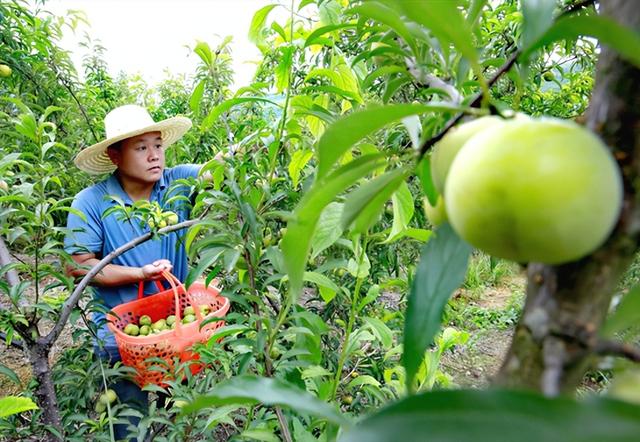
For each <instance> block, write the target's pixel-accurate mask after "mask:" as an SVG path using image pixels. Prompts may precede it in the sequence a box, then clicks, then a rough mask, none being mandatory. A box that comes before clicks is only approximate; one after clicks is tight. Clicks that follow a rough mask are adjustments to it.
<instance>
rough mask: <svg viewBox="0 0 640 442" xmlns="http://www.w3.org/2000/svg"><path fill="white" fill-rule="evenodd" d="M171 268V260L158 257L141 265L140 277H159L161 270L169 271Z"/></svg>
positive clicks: (146, 278)
mask: <svg viewBox="0 0 640 442" xmlns="http://www.w3.org/2000/svg"><path fill="white" fill-rule="evenodd" d="M172 269H173V265H172V264H171V261H169V260H168V259H159V260H157V261H154V262H153V263H151V264H147V265H144V266H142V267H141V270H142V279H143V280H145V281H146V280H148V279H159V278H160V277H161V276H162V272H163V271H165V270H166V271H168V272H170V271H171V270H172Z"/></svg>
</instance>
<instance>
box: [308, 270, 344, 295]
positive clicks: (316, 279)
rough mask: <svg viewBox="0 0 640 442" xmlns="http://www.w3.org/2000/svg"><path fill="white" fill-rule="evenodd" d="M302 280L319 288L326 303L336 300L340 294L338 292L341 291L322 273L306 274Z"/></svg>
mask: <svg viewBox="0 0 640 442" xmlns="http://www.w3.org/2000/svg"><path fill="white" fill-rule="evenodd" d="M302 279H303V280H304V281H307V282H312V283H314V284H315V285H317V286H318V289H319V290H320V296H322V299H323V300H324V302H331V300H332V299H333V298H335V296H336V293H338V290H340V289H339V288H338V286H337V285H336V284H335V283H334V282H333V281H331V280H330V279H329V278H327V277H326V276H324V275H323V274H321V273H317V272H304V275H303V277H302Z"/></svg>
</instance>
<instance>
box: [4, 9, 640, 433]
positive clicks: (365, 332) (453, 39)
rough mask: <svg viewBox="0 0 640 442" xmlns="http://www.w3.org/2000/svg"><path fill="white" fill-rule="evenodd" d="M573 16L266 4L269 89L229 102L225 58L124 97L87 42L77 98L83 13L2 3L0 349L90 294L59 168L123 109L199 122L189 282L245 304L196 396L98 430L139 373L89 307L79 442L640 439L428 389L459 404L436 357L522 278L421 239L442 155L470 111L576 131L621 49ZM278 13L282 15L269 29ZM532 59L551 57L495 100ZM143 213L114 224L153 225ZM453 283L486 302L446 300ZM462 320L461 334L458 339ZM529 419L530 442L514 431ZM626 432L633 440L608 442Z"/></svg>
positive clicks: (8, 423)
mask: <svg viewBox="0 0 640 442" xmlns="http://www.w3.org/2000/svg"><path fill="white" fill-rule="evenodd" d="M457 6H460V7H457ZM564 6H566V5H560V4H557V2H554V1H538V2H533V1H531V2H524V4H521V3H519V2H516V1H513V0H509V1H503V2H486V1H475V0H474V1H467V0H463V1H459V2H422V3H420V4H418V3H416V2H408V1H402V0H394V1H389V2H382V1H366V2H356V1H354V2H349V1H346V0H316V1H308V0H303V1H300V2H297V1H292V2H291V3H287V4H284V3H277V4H276V3H273V4H270V5H266V6H264V7H262V8H261V9H260V10H258V11H256V12H255V14H254V19H253V21H252V23H251V28H250V29H249V30H248V32H249V35H250V37H251V39H252V41H253V42H254V43H255V44H256V45H257V46H258V48H259V49H260V50H261V52H262V55H263V59H262V61H261V63H260V65H259V66H258V69H257V71H256V75H255V78H254V81H253V82H252V84H250V85H243V87H240V88H239V89H238V90H237V91H232V90H231V82H232V72H231V67H230V66H231V57H232V53H231V49H230V41H229V40H228V39H221V40H220V41H218V42H215V43H212V44H210V43H208V42H195V43H194V46H193V52H194V54H196V55H197V56H198V59H199V60H200V61H199V66H198V67H197V68H196V70H195V72H193V74H191V75H185V76H175V75H172V74H171V73H167V77H166V78H165V80H164V81H163V82H161V83H160V84H159V85H157V86H156V87H155V88H153V89H152V88H150V87H149V86H148V85H147V84H146V83H145V81H144V79H142V78H140V77H135V76H133V77H131V76H127V75H124V74H122V75H120V76H118V77H117V78H112V77H111V76H110V75H109V73H108V69H107V65H106V62H105V59H104V52H103V49H102V48H101V47H100V45H99V43H97V42H94V41H92V40H90V38H87V41H86V43H85V44H86V47H88V48H91V49H92V51H91V55H90V56H88V57H87V58H86V59H85V60H84V63H83V68H84V78H85V79H84V81H79V79H78V74H77V72H76V71H75V68H74V67H73V66H72V64H71V63H70V61H69V57H68V54H66V53H65V52H64V51H62V50H61V49H60V48H59V46H58V41H59V38H60V36H61V33H62V31H63V29H65V28H68V27H71V28H73V27H75V26H76V25H77V24H78V23H79V22H82V21H83V20H84V19H83V17H82V15H81V14H79V13H76V14H71V15H69V16H68V17H66V18H60V17H54V16H52V15H51V14H49V13H47V12H45V11H44V10H40V6H37V7H29V6H27V5H26V4H25V3H22V2H20V1H18V0H12V1H10V2H4V3H3V4H2V5H0V17H2V19H3V20H2V21H0V38H1V39H2V42H3V44H2V45H0V63H5V64H7V65H8V66H10V67H11V68H12V69H13V71H14V74H12V75H11V76H10V77H7V78H0V103H1V104H0V106H1V107H0V112H1V113H0V141H2V143H1V144H0V158H1V159H0V174H1V177H2V180H4V181H5V182H6V183H7V186H6V187H7V188H6V189H0V220H1V221H2V227H1V228H0V237H1V238H3V240H4V241H6V242H7V243H8V246H9V248H10V249H11V251H12V254H13V258H14V259H13V261H14V262H13V263H5V262H2V266H1V267H0V275H2V276H9V275H10V273H11V272H12V271H16V272H18V275H19V278H20V282H19V283H18V284H15V285H12V284H10V283H9V281H8V280H7V282H5V280H4V279H3V280H1V281H0V293H1V295H2V299H3V300H4V299H6V300H9V301H10V304H11V305H9V306H5V305H4V304H2V307H0V329H1V330H2V332H3V333H4V338H5V341H6V342H8V343H10V342H11V341H13V342H16V341H22V342H24V343H27V344H34V343H36V342H37V340H38V339H39V338H42V337H44V336H46V334H47V331H48V330H50V328H51V324H52V323H55V321H57V320H58V318H60V315H61V311H62V309H63V308H64V306H65V302H66V300H67V298H68V296H69V293H71V292H72V291H73V288H74V284H75V282H74V281H73V280H72V279H71V278H69V277H67V276H65V272H64V267H65V265H66V264H67V263H68V262H69V259H70V258H69V256H67V255H66V253H65V252H64V250H63V249H62V244H61V239H62V237H63V235H64V233H65V232H64V227H63V226H64V225H65V219H66V214H67V213H68V211H69V210H70V209H69V206H70V202H71V198H72V197H73V196H74V195H75V194H76V193H77V192H78V191H79V190H80V189H82V188H83V187H85V186H86V185H87V184H88V183H89V179H88V178H87V177H86V176H84V175H83V174H81V173H79V171H76V170H74V169H71V168H69V167H67V165H68V164H70V162H71V159H72V157H73V155H74V154H75V153H77V152H78V151H79V149H80V147H81V146H83V145H87V144H91V143H93V142H94V141H95V140H96V139H99V138H100V137H101V133H100V126H101V123H100V122H101V121H102V119H103V117H104V115H105V114H106V112H108V111H109V110H110V109H111V108H113V107H114V106H117V105H120V104H124V103H132V102H134V103H138V104H141V105H144V106H147V107H148V108H149V109H150V110H151V112H152V114H153V116H154V118H156V119H162V118H167V117H170V116H173V115H176V114H184V115H186V116H188V117H190V118H191V119H192V121H193V123H194V126H193V129H192V130H191V131H190V132H189V133H188V134H187V135H186V136H185V137H184V138H183V139H182V140H181V141H180V142H179V143H177V144H176V145H175V146H173V147H172V149H171V151H170V152H168V155H167V157H168V160H169V162H170V163H171V164H178V163H184V162H195V163H202V164H204V167H203V174H208V175H210V178H211V179H210V180H202V181H198V182H197V183H196V182H189V183H186V184H187V185H189V186H191V187H192V188H193V190H194V196H195V198H194V205H193V212H194V216H198V217H201V219H200V220H199V221H198V222H197V223H196V224H195V225H194V226H193V227H191V228H190V229H189V230H188V232H187V234H186V236H185V245H186V247H187V249H188V252H189V255H190V258H191V262H192V269H191V271H190V273H189V276H188V278H187V281H186V283H187V285H188V284H190V283H192V282H193V281H195V280H196V279H198V278H200V277H202V278H204V279H205V280H206V281H207V283H210V282H211V283H213V281H214V279H215V280H216V283H218V284H220V285H221V286H222V287H223V292H222V293H223V295H224V296H226V297H228V298H229V299H230V300H231V302H232V305H233V307H232V309H231V311H230V313H229V314H228V315H227V317H226V318H225V322H226V323H225V326H224V327H222V328H220V329H219V330H218V331H217V332H216V333H215V334H214V335H213V336H212V337H211V339H210V340H209V341H208V342H206V343H202V344H200V345H198V346H197V348H196V350H197V351H198V353H199V355H200V358H201V362H203V363H204V364H206V367H207V368H206V369H205V370H203V371H202V372H201V373H200V374H198V375H196V376H193V375H191V373H190V371H189V370H187V367H186V366H185V365H180V368H179V370H181V372H182V373H184V375H185V379H184V381H183V382H179V381H175V382H170V383H169V385H167V386H164V387H159V386H152V387H148V389H149V390H150V392H151V394H152V397H153V398H154V399H156V400H155V401H153V402H152V403H151V405H150V409H149V410H148V411H149V412H148V413H141V412H140V410H136V409H134V408H133V407H131V406H130V405H129V404H123V403H116V404H114V405H113V406H110V407H109V408H108V409H107V410H106V411H104V412H97V411H95V409H94V407H93V405H94V402H95V400H96V398H97V397H98V396H99V394H100V393H101V392H102V391H103V390H104V389H105V388H106V387H107V386H108V385H109V384H111V383H113V382H114V381H116V380H118V379H121V378H123V377H125V376H127V375H128V374H129V373H130V369H128V368H126V367H122V366H119V365H117V366H115V367H112V368H108V367H105V366H103V365H102V363H101V362H100V360H98V359H97V358H96V357H95V356H94V355H93V352H92V351H91V348H92V345H93V337H92V336H93V334H92V333H93V331H94V327H95V325H93V324H92V323H91V321H90V320H89V315H90V313H91V312H92V311H96V310H100V309H101V308H103V307H101V306H99V305H96V304H95V302H93V301H92V300H91V297H90V290H88V291H87V293H86V296H85V297H83V298H82V302H80V304H78V305H73V306H72V307H73V312H74V313H73V314H72V315H71V320H70V322H71V323H72V324H74V325H78V324H77V322H79V321H78V320H80V321H81V322H82V324H81V326H80V327H77V328H75V329H74V330H75V331H74V336H73V346H72V347H71V348H69V349H67V350H66V351H65V352H64V353H63V355H62V356H61V357H60V358H59V359H58V360H57V361H56V363H55V364H54V366H53V370H52V379H53V382H54V384H55V387H56V398H57V406H58V407H59V410H60V417H61V423H62V426H61V427H62V428H64V431H65V437H66V438H67V440H86V439H87V438H90V439H92V440H109V439H110V431H111V430H110V428H111V426H112V425H113V424H114V423H126V422H127V417H128V416H132V415H133V416H139V417H142V419H141V421H140V424H139V425H138V426H136V427H134V426H131V428H130V430H131V436H132V437H138V438H139V439H143V438H144V437H147V436H149V435H150V434H153V437H154V438H155V439H154V440H200V439H216V440H226V439H231V438H235V439H252V440H278V438H283V439H288V440H308V441H310V440H323V441H329V440H368V439H367V438H368V437H373V436H376V437H379V438H380V439H379V440H396V439H397V438H398V437H399V435H400V434H401V432H402V431H416V432H415V433H410V434H409V433H407V437H409V436H411V437H409V438H415V437H416V435H418V434H420V433H418V432H426V431H429V432H432V431H438V432H440V433H442V434H443V437H445V438H444V439H442V440H460V439H468V438H470V435H472V436H473V437H476V438H477V439H478V440H501V439H500V438H501V437H502V440H511V439H510V438H509V436H512V435H517V436H518V437H519V436H521V435H522V425H526V428H527V429H531V432H527V433H526V435H525V436H526V437H529V439H531V440H534V439H536V440H537V439H543V438H544V437H546V436H549V435H551V436H549V437H552V439H551V440H555V439H553V437H555V438H556V439H557V438H558V436H557V435H558V434H563V435H565V436H566V438H567V440H581V439H580V438H581V437H582V436H584V435H587V436H589V437H591V438H592V439H593V440H598V438H600V440H602V439H603V438H607V440H621V441H622V440H631V439H630V438H629V437H630V436H629V435H630V434H632V432H633V431H636V433H634V434H637V426H638V421H637V418H636V419H633V418H631V417H630V416H632V415H633V413H637V409H636V408H633V406H631V405H628V404H622V403H614V402H610V401H596V402H595V403H579V402H576V401H573V400H571V399H546V398H543V397H541V396H538V395H535V394H532V393H514V392H509V391H492V392H470V391H438V392H430V390H432V389H453V388H454V387H455V385H453V383H452V382H451V380H450V378H449V376H447V373H445V372H443V370H442V369H441V367H440V362H441V358H442V356H443V355H444V354H445V353H446V352H447V351H450V350H451V349H453V348H454V347H455V346H459V345H460V346H461V345H465V344H466V343H467V340H468V338H469V332H474V331H475V330H476V329H490V328H496V327H497V328H500V329H510V328H511V327H513V325H514V324H515V322H517V321H518V319H519V317H520V310H521V301H522V300H521V299H520V298H521V296H522V295H521V294H519V293H517V294H516V295H515V296H514V297H512V299H511V301H510V302H509V303H508V305H507V306H506V307H504V308H501V309H489V310H487V309H480V308H478V307H474V306H473V305H471V304H470V303H469V298H471V299H474V298H477V297H480V296H482V294H483V293H484V291H485V290H486V289H487V288H489V287H496V286H499V285H502V284H504V283H505V281H507V280H508V279H509V278H511V277H514V275H516V274H517V273H518V270H516V268H517V265H516V264H513V263H507V262H505V261H499V260H496V259H494V258H492V257H489V256H486V255H483V254H480V253H479V252H474V251H472V250H471V247H470V246H468V245H467V244H465V243H464V242H463V241H462V240H460V238H458V237H457V236H456V235H455V233H454V232H453V231H452V230H451V228H450V227H449V226H448V225H447V224H444V225H442V226H441V227H439V228H438V229H436V230H434V229H432V226H430V225H429V224H428V222H427V220H426V219H425V216H424V213H423V211H422V204H421V200H422V198H424V197H428V196H429V197H433V183H432V182H431V178H430V176H429V173H428V170H429V164H428V161H429V153H428V140H430V139H431V138H432V137H434V136H436V135H437V134H438V133H440V131H441V130H442V129H443V128H444V127H445V125H446V124H447V122H449V121H451V120H452V119H453V118H456V117H457V116H458V115H460V114H464V115H465V118H472V117H475V116H481V115H486V114H489V113H500V112H502V111H504V110H506V109H509V108H510V109H514V110H519V111H522V112H525V113H527V114H532V115H553V116H557V117H563V118H575V117H579V116H580V115H582V113H583V112H584V111H585V109H586V107H587V105H588V102H589V98H590V94H591V90H592V87H593V85H594V66H595V59H596V56H597V54H598V45H597V42H596V40H595V39H594V38H593V37H594V36H595V37H598V38H601V34H602V29H605V30H607V29H608V30H612V31H615V32H614V34H615V35H627V36H628V35H629V34H628V32H629V31H628V30H624V29H620V27H619V26H618V25H615V24H610V23H603V22H601V21H599V20H597V17H595V12H594V9H593V8H584V9H580V10H579V11H577V12H574V13H573V14H572V16H575V17H577V18H579V19H580V20H578V21H575V20H571V21H562V20H557V21H554V18H553V17H554V16H557V15H559V11H560V8H561V7H564ZM276 8H279V9H280V8H285V9H287V11H288V19H286V20H285V21H283V22H277V21H273V20H271V19H270V16H271V12H272V11H273V10H275V9H276ZM593 19H596V20H595V21H594V20H593ZM554 23H555V24H554ZM563 23H565V25H563ZM567 23H569V24H567ZM584 23H591V24H593V25H594V26H595V28H594V30H589V31H588V32H587V31H584V29H583V27H584ZM616 32H617V34H616ZM585 35H586V37H585ZM619 40H620V39H619V38H616V37H615V36H614V37H613V38H611V39H608V42H610V43H611V44H612V45H614V47H616V48H617V49H618V50H620V51H621V52H622V53H623V54H628V56H629V58H630V59H631V60H635V58H634V55H633V51H632V50H631V49H634V48H636V46H634V44H635V43H634V41H635V40H633V39H629V40H628V41H626V42H620V41H619ZM527 47H530V48H535V49H536V50H535V51H534V50H531V51H528V52H527V53H526V54H525V55H526V56H523V55H521V57H520V58H519V59H518V62H517V63H516V64H515V65H514V66H513V67H512V68H511V69H510V70H507V72H506V73H504V75H502V76H501V77H500V78H499V79H497V80H496V81H495V82H493V83H491V84H490V82H489V79H491V78H492V76H493V75H494V74H497V73H500V74H502V72H501V71H500V69H501V68H502V67H503V66H504V65H505V63H506V62H507V60H509V59H510V58H511V57H514V56H517V55H518V54H523V53H524V52H525V50H526V49H527ZM636 56H637V55H636ZM474 101H475V104H474V105H473V106H472V105H470V104H471V103H473V102H474ZM214 157H215V158H214ZM63 165H64V166H63ZM61 170H64V173H60V171H61ZM425 171H427V173H425ZM135 209H136V208H133V209H130V208H126V207H125V208H122V207H119V208H118V210H119V211H121V212H122V213H123V216H133V217H138V218H141V219H146V218H145V217H147V218H148V214H145V213H144V211H136V210H135ZM18 252H19V253H18ZM16 258H17V261H16ZM467 266H468V268H467ZM636 267H637V265H636V266H634V267H633V268H632V270H631V272H632V273H630V276H629V280H625V282H624V288H626V289H628V288H629V287H631V286H632V285H633V284H632V282H631V281H634V280H635V279H637V277H636V276H637V275H635V273H633V272H634V271H635V270H634V269H635V268H636ZM636 270H637V269H636ZM636 273H637V272H636ZM460 286H462V287H463V288H464V289H465V290H466V291H470V292H472V293H471V295H470V296H469V297H467V296H461V297H457V298H454V299H453V300H451V299H450V298H451V296H452V294H453V293H455V292H456V289H458V288H459V287H460ZM632 293H635V292H634V291H632ZM625 304H626V303H625ZM633 310H634V309H633V308H626V307H625V308H624V310H623V311H622V313H620V314H619V316H622V317H623V319H624V320H623V322H624V323H625V324H627V323H628V321H629V320H630V319H629V318H632V319H631V320H633V318H637V314H635V313H634V312H633ZM627 315H629V316H627ZM451 323H453V324H454V325H455V327H456V328H452V327H446V328H444V329H442V326H443V324H451ZM10 377H11V375H10ZM25 390H26V391H25V394H24V396H25V398H24V399H26V398H27V397H35V399H36V401H37V400H38V397H39V396H38V393H37V392H38V391H39V390H38V388H37V386H34V385H30V386H29V387H28V388H27V389H25ZM185 403H186V404H187V405H185ZM41 408H42V407H41ZM439 412H443V413H444V416H445V417H444V418H443V414H442V413H440V414H439ZM16 413H19V414H16V415H14V416H12V417H10V418H9V419H6V420H3V421H2V428H3V429H5V428H6V429H7V434H10V435H12V436H15V437H16V438H20V437H23V438H26V437H28V436H31V435H39V436H42V434H44V433H43V432H44V431H45V428H44V425H43V422H41V421H40V420H39V419H40V418H41V417H42V414H41V413H42V410H35V411H29V410H27V409H25V410H22V411H20V412H18V411H16ZM505 413H507V414H509V415H510V416H512V417H513V420H512V421H510V423H508V425H506V424H504V422H505V421H504V419H503V416H504V415H505ZM525 414H526V415H527V416H529V415H531V414H533V415H534V416H535V419H534V420H532V421H531V422H533V423H530V422H529V423H527V422H524V421H522V420H521V419H520V418H519V416H521V415H525ZM360 417H362V418H363V419H362V420H361V422H360V423H358V424H357V425H356V424H355V422H356V420H357V419H359V418H360ZM415 419H421V421H420V422H421V423H419V424H418V423H416V422H415ZM442 419H444V421H443V420H442ZM424 422H433V423H434V425H433V426H428V427H427V426H425V424H424ZM460 422H466V424H465V425H460ZM498 424H500V425H506V427H504V428H503V429H504V432H503V433H497V432H496V426H497V425H498ZM615 425H618V426H619V427H620V428H621V430H620V432H619V434H613V433H606V436H604V435H603V434H605V433H603V431H604V430H603V428H612V426H615ZM560 428H562V433H561V432H560V430H559V429H560ZM48 431H55V429H54V430H51V429H50V428H48ZM399 431H400V432H399ZM339 434H340V436H339ZM431 434H434V433H431ZM565 436H563V437H565ZM446 437H448V438H449V439H446ZM513 437H516V436H513Z"/></svg>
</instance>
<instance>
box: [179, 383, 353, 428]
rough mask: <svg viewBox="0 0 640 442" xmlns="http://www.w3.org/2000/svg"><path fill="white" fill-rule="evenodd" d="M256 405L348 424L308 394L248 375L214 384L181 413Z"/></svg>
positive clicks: (285, 384)
mask: <svg viewBox="0 0 640 442" xmlns="http://www.w3.org/2000/svg"><path fill="white" fill-rule="evenodd" d="M257 403H262V404H264V405H268V406H273V405H279V406H281V407H287V408H290V409H291V410H292V411H294V412H296V413H305V414H309V415H312V416H316V417H320V418H322V419H326V420H328V421H329V422H331V423H334V424H338V425H347V424H348V421H347V420H346V419H345V417H344V415H343V414H341V413H339V412H338V411H337V410H336V409H335V408H333V407H332V406H331V405H329V404H327V403H325V402H322V401H321V400H320V399H318V398H317V397H315V396H313V395H312V394H310V393H309V392H308V391H305V390H301V389H300V388H298V387H296V386H295V385H293V384H290V383H288V382H285V381H283V380H280V379H272V378H259V377H256V376H248V375H247V376H236V377H233V378H231V379H229V380H227V381H225V382H222V383H220V384H218V385H216V386H215V387H214V388H213V390H212V391H211V393H210V394H208V395H207V396H200V397H198V398H196V399H195V400H194V401H193V403H191V404H189V405H186V406H185V407H184V408H183V411H184V412H185V413H192V412H194V411H197V410H200V409H202V408H205V407H217V406H220V405H231V404H248V405H251V404H257Z"/></svg>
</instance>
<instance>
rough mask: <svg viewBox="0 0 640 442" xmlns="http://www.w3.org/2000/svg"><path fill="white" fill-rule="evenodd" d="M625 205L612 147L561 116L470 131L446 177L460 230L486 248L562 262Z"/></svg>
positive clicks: (597, 239) (578, 253)
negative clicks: (469, 136)
mask: <svg viewBox="0 0 640 442" xmlns="http://www.w3.org/2000/svg"><path fill="white" fill-rule="evenodd" d="M621 205H622V179H621V176H620V171H619V169H618V166H617V164H616V163H615V161H614V159H613V157H612V155H611V153H610V152H609V150H608V149H607V147H606V146H605V145H604V144H603V143H602V142H601V141H600V139H599V138H597V137H596V136H595V135H593V134H592V133H591V132H589V131H588V130H586V129H584V128H582V127H581V126H578V125H577V124H575V123H572V122H569V121H563V120H557V119H550V118H548V119H539V120H519V121H510V122H509V123H505V124H503V125H501V126H500V128H499V130H497V131H483V132H481V133H479V134H478V135H476V136H475V137H473V138H471V139H470V140H469V141H468V142H467V143H466V144H465V146H464V148H463V149H462V150H461V151H460V153H459V154H458V155H457V156H456V158H455V160H454V162H453V164H452V165H451V170H450V171H449V176H448V178H447V182H446V191H445V207H446V208H447V215H448V217H449V222H450V223H451V225H452V226H453V228H454V229H455V231H456V232H457V233H458V234H459V235H460V236H461V237H462V238H464V239H465V240H466V241H468V242H469V243H470V244H472V245H474V246H475V247H477V248H479V249H481V250H484V251H486V252H487V253H489V254H491V255H494V256H497V257H501V258H506V259H511V260H514V261H517V262H530V261H534V262H542V263H547V264H560V263H564V262H569V261H574V260H576V259H578V258H581V257H583V256H585V255H587V254H589V253H590V252H592V251H594V250H595V249H596V248H598V247H599V246H600V245H601V244H602V243H603V242H604V241H605V240H606V239H607V237H608V236H609V234H610V233H611V230H612V229H613V227H614V225H615V223H616V220H617V219H618V216H619V212H620V208H621Z"/></svg>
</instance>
